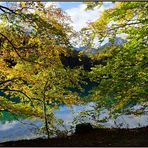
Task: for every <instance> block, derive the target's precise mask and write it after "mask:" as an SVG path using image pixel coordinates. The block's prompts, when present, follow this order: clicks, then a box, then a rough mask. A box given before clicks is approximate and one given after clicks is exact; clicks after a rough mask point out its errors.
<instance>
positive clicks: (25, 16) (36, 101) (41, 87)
mask: <svg viewBox="0 0 148 148" xmlns="http://www.w3.org/2000/svg"><path fill="white" fill-rule="evenodd" d="M16 4H17V5H16V6H15V7H14V8H13V9H12V8H7V7H3V6H0V10H1V11H2V13H1V14H0V18H1V20H3V21H2V22H1V23H0V30H1V31H0V40H1V45H0V52H1V54H0V67H1V69H0V91H1V92H4V94H5V95H1V96H0V101H1V103H0V109H1V110H9V111H11V112H14V113H22V114H24V115H26V116H34V117H39V118H41V119H43V120H44V125H45V128H46V133H47V136H48V138H49V136H50V129H49V128H50V126H51V127H53V126H54V123H53V122H54V118H53V111H54V110H55V109H57V108H58V106H59V105H60V104H62V103H64V104H67V105H70V104H74V103H78V102H79V101H80V98H79V95H78V93H76V92H74V91H71V90H70V89H69V88H70V87H76V86H78V85H79V84H80V82H81V77H80V75H81V74H82V72H81V69H76V68H75V69H69V68H65V67H64V65H63V64H62V62H61V55H62V54H63V55H68V54H71V53H72V51H71V45H70V43H69V39H68V38H69V33H70V32H71V31H72V30H71V28H70V27H69V26H68V24H67V23H65V22H64V21H65V19H66V18H67V17H66V15H65V14H64V13H63V12H62V11H61V10H60V9H59V8H56V7H53V6H50V7H49V8H47V9H45V8H44V5H43V4H42V3H39V2H20V3H16ZM55 12H56V13H55ZM14 97H19V102H15V101H14V100H13V98H14Z"/></svg>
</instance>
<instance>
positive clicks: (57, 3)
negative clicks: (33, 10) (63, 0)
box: [44, 2, 60, 8]
mask: <svg viewBox="0 0 148 148" xmlns="http://www.w3.org/2000/svg"><path fill="white" fill-rule="evenodd" d="M44 3H45V8H48V7H50V6H51V5H56V6H57V7H60V3H59V2H44Z"/></svg>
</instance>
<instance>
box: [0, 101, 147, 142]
mask: <svg viewBox="0 0 148 148" xmlns="http://www.w3.org/2000/svg"><path fill="white" fill-rule="evenodd" d="M93 105H94V104H93V103H88V104H87V105H77V106H76V105H73V106H72V109H73V111H74V112H71V108H70V107H67V106H61V107H60V109H59V110H56V111H55V112H54V114H55V116H56V117H57V118H61V119H63V120H64V125H65V126H66V127H67V129H69V127H70V125H72V121H73V119H74V117H76V116H77V115H78V112H80V111H82V110H84V109H86V108H87V109H92V107H93ZM147 111H148V108H147V109H146V112H145V114H143V115H141V116H134V115H122V116H119V117H118V118H117V119H116V120H115V121H116V124H115V122H114V120H113V119H109V120H108V122H105V123H100V124H101V125H104V126H105V127H117V126H119V125H120V127H121V128H135V127H142V126H147V125H148V113H147ZM105 117H108V111H107V110H103V111H102V112H101V115H100V116H99V118H100V119H103V118H105ZM86 120H87V119H86ZM87 122H91V123H92V124H93V121H91V120H89V119H88V120H87ZM42 124H43V123H42V121H41V120H33V119H32V120H27V119H20V121H18V120H16V119H15V118H13V117H10V116H9V115H8V114H7V115H6V116H5V121H0V142H5V141H13V140H20V139H33V138H38V137H44V136H45V135H41V134H37V133H36V132H35V129H36V128H40V127H41V126H42ZM73 130H74V129H73Z"/></svg>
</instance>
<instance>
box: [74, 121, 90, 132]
mask: <svg viewBox="0 0 148 148" xmlns="http://www.w3.org/2000/svg"><path fill="white" fill-rule="evenodd" d="M92 130H93V127H92V126H91V124H90V123H82V124H78V125H76V131H75V134H83V133H90V132H92Z"/></svg>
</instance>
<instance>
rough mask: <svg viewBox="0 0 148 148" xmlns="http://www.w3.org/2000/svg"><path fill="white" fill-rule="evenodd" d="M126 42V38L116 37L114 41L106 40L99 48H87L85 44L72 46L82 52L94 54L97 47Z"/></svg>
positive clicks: (118, 44) (119, 44)
mask: <svg viewBox="0 0 148 148" xmlns="http://www.w3.org/2000/svg"><path fill="white" fill-rule="evenodd" d="M125 42H126V40H124V39H122V38H120V37H117V38H115V39H114V43H111V42H107V43H106V44H104V45H102V46H101V47H100V48H87V47H86V46H82V47H79V48H74V49H75V50H76V51H82V52H83V53H84V54H95V53H96V52H97V51H98V50H99V49H102V48H105V47H107V46H109V45H112V44H113V45H117V46H121V45H123V44H124V43H125Z"/></svg>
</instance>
